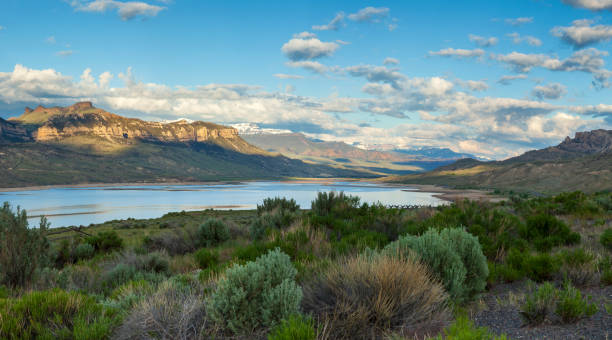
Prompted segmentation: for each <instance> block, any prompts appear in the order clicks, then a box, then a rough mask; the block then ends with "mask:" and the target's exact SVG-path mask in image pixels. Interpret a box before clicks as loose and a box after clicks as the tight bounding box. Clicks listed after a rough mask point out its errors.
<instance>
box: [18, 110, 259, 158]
mask: <svg viewBox="0 0 612 340" xmlns="http://www.w3.org/2000/svg"><path fill="white" fill-rule="evenodd" d="M11 122H13V123H20V124H27V125H30V126H35V127H34V128H33V129H31V130H32V131H31V133H30V135H31V138H32V139H34V140H35V141H37V142H56V141H60V142H61V141H62V140H63V139H66V138H70V137H77V136H88V137H98V138H103V139H105V140H107V141H111V142H115V143H130V142H131V141H144V142H161V143H213V144H218V145H220V146H222V147H224V148H229V149H232V150H233V151H238V152H241V153H248V154H263V153H265V152H264V151H262V150H260V149H258V148H256V147H254V146H252V145H250V144H248V143H247V142H245V141H244V140H243V139H242V138H240V137H239V136H238V131H237V130H236V129H234V128H232V127H227V126H223V125H217V124H213V123H205V122H199V121H196V122H187V121H185V120H181V121H177V122H171V123H161V122H148V121H143V120H140V119H135V118H126V117H122V116H119V115H116V114H113V113H109V112H106V111H104V110H102V109H98V108H96V107H94V106H93V105H92V103H91V102H80V103H76V104H74V105H71V106H68V107H51V108H45V107H43V106H38V107H37V108H36V109H34V110H32V109H30V108H26V110H25V112H24V113H23V114H22V115H21V116H20V117H17V118H13V119H11Z"/></svg>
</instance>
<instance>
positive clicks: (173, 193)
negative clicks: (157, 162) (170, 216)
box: [0, 182, 446, 228]
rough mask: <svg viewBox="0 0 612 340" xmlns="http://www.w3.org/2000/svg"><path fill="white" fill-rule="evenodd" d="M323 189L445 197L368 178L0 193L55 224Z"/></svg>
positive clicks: (401, 197)
mask: <svg viewBox="0 0 612 340" xmlns="http://www.w3.org/2000/svg"><path fill="white" fill-rule="evenodd" d="M320 191H344V192H345V193H347V194H350V195H356V196H359V197H360V198H361V201H362V202H368V203H375V202H380V203H382V204H384V205H431V206H437V205H440V204H445V202H446V201H444V200H441V199H438V198H436V197H433V194H432V193H428V192H418V191H414V190H413V189H412V188H410V187H408V186H407V187H400V186H385V185H381V184H373V183H367V182H243V183H238V184H206V185H142V186H121V185H119V186H101V187H65V188H52V189H44V190H27V191H11V192H0V201H1V202H5V201H8V202H10V204H11V205H12V206H13V207H14V208H16V207H17V206H21V208H23V209H26V210H27V213H28V216H29V217H30V225H31V226H35V225H38V219H40V216H43V215H44V216H46V217H47V219H48V220H49V221H50V222H51V227H52V228H53V227H62V226H70V225H76V226H78V225H89V224H90V223H101V222H105V221H109V220H114V219H125V218H128V217H133V218H137V219H140V218H155V217H161V216H162V215H164V214H165V213H167V212H171V211H181V210H185V211H189V210H204V209H208V208H212V209H254V208H255V207H256V206H257V204H258V203H259V204H260V203H261V202H262V201H263V199H264V198H267V197H287V198H293V199H295V200H296V201H297V203H298V204H299V205H300V207H301V208H303V209H309V208H310V202H311V201H312V200H313V199H314V198H315V197H316V195H317V192H320Z"/></svg>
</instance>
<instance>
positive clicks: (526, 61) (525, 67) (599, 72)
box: [491, 48, 612, 87]
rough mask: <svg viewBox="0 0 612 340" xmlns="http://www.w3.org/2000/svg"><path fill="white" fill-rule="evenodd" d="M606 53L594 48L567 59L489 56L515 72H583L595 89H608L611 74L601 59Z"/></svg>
mask: <svg viewBox="0 0 612 340" xmlns="http://www.w3.org/2000/svg"><path fill="white" fill-rule="evenodd" d="M607 55H608V52H606V51H600V50H598V49H595V48H587V49H584V50H580V51H576V52H574V53H573V54H572V55H571V56H569V57H568V58H567V59H563V60H562V59H559V58H557V57H549V56H547V55H545V54H525V53H519V52H512V53H509V54H506V55H491V58H493V59H496V60H498V61H500V62H503V63H506V64H508V66H510V67H511V68H512V69H513V70H515V71H516V72H521V73H526V72H529V71H531V69H532V68H534V67H541V68H544V69H548V70H550V71H558V72H584V73H589V74H591V75H592V76H593V78H594V82H593V84H594V85H595V86H596V87H609V86H610V83H609V81H608V79H609V78H610V77H611V76H612V72H610V71H609V70H607V69H605V68H604V66H605V61H604V59H603V57H605V56H607Z"/></svg>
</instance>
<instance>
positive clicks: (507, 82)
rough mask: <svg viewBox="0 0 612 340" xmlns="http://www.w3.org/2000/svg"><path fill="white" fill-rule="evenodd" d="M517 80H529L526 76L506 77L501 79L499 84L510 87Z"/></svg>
mask: <svg viewBox="0 0 612 340" xmlns="http://www.w3.org/2000/svg"><path fill="white" fill-rule="evenodd" d="M517 79H527V75H526V74H516V75H506V76H502V77H501V78H499V79H498V80H497V82H498V83H499V84H502V85H510V84H511V83H512V81H513V80H517Z"/></svg>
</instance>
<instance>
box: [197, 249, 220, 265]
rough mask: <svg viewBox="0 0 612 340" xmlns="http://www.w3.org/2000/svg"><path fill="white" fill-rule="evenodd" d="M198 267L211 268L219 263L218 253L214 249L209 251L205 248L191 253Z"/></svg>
mask: <svg viewBox="0 0 612 340" xmlns="http://www.w3.org/2000/svg"><path fill="white" fill-rule="evenodd" d="M193 256H194V257H195V259H196V261H197V262H198V265H199V266H200V269H208V268H213V267H215V266H217V265H218V264H219V253H218V252H216V251H210V250H208V249H206V248H202V249H200V250H198V251H197V252H196V253H195V254H193Z"/></svg>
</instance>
